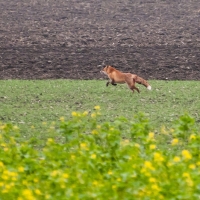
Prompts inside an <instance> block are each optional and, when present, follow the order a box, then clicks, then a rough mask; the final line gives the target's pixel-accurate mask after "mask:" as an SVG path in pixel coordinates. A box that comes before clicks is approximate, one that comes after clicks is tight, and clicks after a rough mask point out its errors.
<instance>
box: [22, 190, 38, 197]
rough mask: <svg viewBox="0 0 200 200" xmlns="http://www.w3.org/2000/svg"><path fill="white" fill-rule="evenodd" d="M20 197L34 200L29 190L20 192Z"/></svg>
mask: <svg viewBox="0 0 200 200" xmlns="http://www.w3.org/2000/svg"><path fill="white" fill-rule="evenodd" d="M22 195H23V196H24V197H25V198H26V199H27V200H34V199H35V198H34V196H33V193H32V191H31V190H29V189H24V190H23V191H22Z"/></svg>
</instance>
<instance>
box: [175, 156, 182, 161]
mask: <svg viewBox="0 0 200 200" xmlns="http://www.w3.org/2000/svg"><path fill="white" fill-rule="evenodd" d="M180 160H181V159H180V157H178V156H175V157H174V158H173V161H174V162H180Z"/></svg>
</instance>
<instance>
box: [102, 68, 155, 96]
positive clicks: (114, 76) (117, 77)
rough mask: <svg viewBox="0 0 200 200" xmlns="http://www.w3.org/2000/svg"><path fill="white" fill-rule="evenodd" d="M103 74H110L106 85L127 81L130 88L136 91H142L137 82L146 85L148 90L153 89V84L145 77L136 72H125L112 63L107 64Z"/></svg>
mask: <svg viewBox="0 0 200 200" xmlns="http://www.w3.org/2000/svg"><path fill="white" fill-rule="evenodd" d="M100 73H101V74H105V75H107V76H108V78H109V81H108V82H107V83H106V86H108V85H109V84H112V85H114V86H116V85H117V83H119V84H123V83H126V84H127V85H128V87H129V88H130V90H131V91H132V92H133V93H134V91H135V90H136V91H137V92H138V93H140V90H139V89H138V88H137V87H136V86H135V83H138V84H142V85H144V86H145V87H146V88H147V89H148V90H151V89H152V88H151V85H150V84H149V83H148V82H147V81H146V80H145V79H143V78H141V77H139V76H138V75H136V74H131V73H123V72H121V71H119V70H117V69H116V68H114V67H113V66H111V65H106V66H105V67H104V68H103V69H102V70H101V71H100Z"/></svg>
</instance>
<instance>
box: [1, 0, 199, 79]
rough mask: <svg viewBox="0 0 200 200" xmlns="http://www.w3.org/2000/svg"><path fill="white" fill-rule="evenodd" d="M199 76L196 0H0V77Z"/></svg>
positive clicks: (178, 77)
mask: <svg viewBox="0 0 200 200" xmlns="http://www.w3.org/2000/svg"><path fill="white" fill-rule="evenodd" d="M103 64H113V65H116V66H118V69H120V70H123V71H126V72H132V73H137V74H138V75H140V76H142V77H144V78H146V79H168V80H175V79H176V80H200V3H199V0H177V1H175V0H134V1H133V0H106V1H102V0H82V1H81V0H30V1H27V0H1V2H0V79H56V78H67V79H100V78H104V77H102V75H101V74H100V73H99V71H100V69H101V68H102V65H103Z"/></svg>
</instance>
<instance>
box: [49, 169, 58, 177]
mask: <svg viewBox="0 0 200 200" xmlns="http://www.w3.org/2000/svg"><path fill="white" fill-rule="evenodd" d="M58 174H59V172H58V171H57V170H54V171H52V172H51V176H53V177H55V176H57V175H58Z"/></svg>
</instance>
